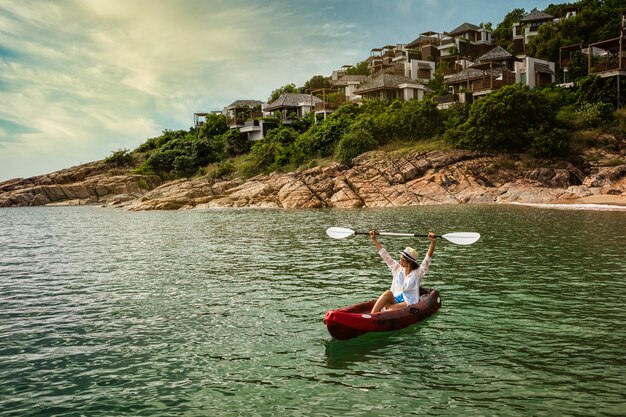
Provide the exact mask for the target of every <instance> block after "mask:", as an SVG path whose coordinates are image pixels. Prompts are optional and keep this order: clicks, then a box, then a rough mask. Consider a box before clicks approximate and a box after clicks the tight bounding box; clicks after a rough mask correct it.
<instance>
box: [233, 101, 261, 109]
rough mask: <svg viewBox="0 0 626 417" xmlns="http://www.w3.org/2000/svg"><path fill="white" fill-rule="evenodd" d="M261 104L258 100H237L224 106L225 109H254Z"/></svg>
mask: <svg viewBox="0 0 626 417" xmlns="http://www.w3.org/2000/svg"><path fill="white" fill-rule="evenodd" d="M261 104H263V102H262V101H259V100H237V101H234V102H232V103H231V104H229V105H228V106H226V108H227V109H234V108H241V107H254V106H259V105H261Z"/></svg>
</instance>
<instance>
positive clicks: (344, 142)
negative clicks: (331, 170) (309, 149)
mask: <svg viewBox="0 0 626 417" xmlns="http://www.w3.org/2000/svg"><path fill="white" fill-rule="evenodd" d="M377 145H378V143H377V142H376V139H374V136H372V134H371V133H370V132H368V131H366V130H363V129H356V130H352V131H350V132H348V133H346V134H345V135H343V136H342V137H341V139H340V140H339V143H338V144H337V150H336V152H335V158H336V159H337V160H338V161H339V162H341V163H342V164H344V165H348V166H350V165H352V160H353V159H354V158H356V157H357V156H359V155H360V154H362V153H364V152H367V151H371V150H373V149H375V148H376V146H377Z"/></svg>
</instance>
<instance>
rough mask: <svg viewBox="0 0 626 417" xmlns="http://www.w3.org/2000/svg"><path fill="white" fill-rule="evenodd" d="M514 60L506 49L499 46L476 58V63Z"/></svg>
mask: <svg viewBox="0 0 626 417" xmlns="http://www.w3.org/2000/svg"><path fill="white" fill-rule="evenodd" d="M511 58H514V57H513V55H511V54H510V53H509V52H508V51H507V50H506V49H504V48H502V47H501V46H496V47H493V48H491V49H490V50H489V51H487V52H486V53H485V54H483V55H481V56H480V57H478V59H477V60H476V61H477V62H490V61H502V60H504V59H511Z"/></svg>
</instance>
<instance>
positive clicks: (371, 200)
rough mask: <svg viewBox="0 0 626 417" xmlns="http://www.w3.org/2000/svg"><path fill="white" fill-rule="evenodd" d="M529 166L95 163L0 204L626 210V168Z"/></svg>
mask: <svg viewBox="0 0 626 417" xmlns="http://www.w3.org/2000/svg"><path fill="white" fill-rule="evenodd" d="M561 166H562V168H546V167H536V168H524V166H523V165H522V164H517V165H515V164H512V163H511V164H506V165H505V164H502V163H501V160H500V159H498V157H494V156H493V155H487V154H482V153H480V152H476V151H467V150H450V151H441V150H439V151H430V152H416V153H413V154H409V155H403V156H394V155H390V154H388V153H385V152H381V151H373V152H368V153H365V154H362V155H360V156H359V157H357V158H355V159H354V160H353V165H352V166H351V167H348V166H346V165H342V164H339V163H332V164H330V165H328V166H324V167H320V166H317V167H313V168H309V169H300V170H296V171H293V172H285V173H280V172H273V173H271V174H266V175H259V176H256V177H253V178H249V179H247V180H243V179H241V178H232V179H224V178H218V179H214V178H209V177H199V178H183V179H176V180H171V181H165V182H163V181H162V180H161V179H160V178H159V177H158V176H156V175H136V174H132V173H131V169H132V168H130V167H128V168H125V169H122V168H119V167H115V166H111V165H106V164H103V163H102V162H94V163H90V164H85V165H81V166H78V167H73V168H68V169H66V170H63V171H58V172H55V173H51V174H48V175H42V176H39V177H33V178H28V179H15V180H10V181H6V182H3V183H0V207H26V206H48V205H49V206H55V205H96V206H104V207H112V208H119V209H123V210H128V211H146V210H189V209H217V208H224V209H226V208H246V207H250V208H276V209H281V208H283V209H298V208H383V207H407V206H426V205H449V204H452V205H454V204H469V205H481V204H522V205H528V206H536V207H543V208H553V209H559V208H562V209H587V210H616V211H618V210H619V211H621V210H626V164H623V165H618V166H605V167H602V166H587V167H585V166H580V167H577V166H574V165H573V164H571V163H568V164H566V165H564V164H561Z"/></svg>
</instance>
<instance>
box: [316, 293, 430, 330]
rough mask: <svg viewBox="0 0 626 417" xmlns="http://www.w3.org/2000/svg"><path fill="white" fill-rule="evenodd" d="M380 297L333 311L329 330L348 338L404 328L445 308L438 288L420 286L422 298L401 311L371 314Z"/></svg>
mask: <svg viewBox="0 0 626 417" xmlns="http://www.w3.org/2000/svg"><path fill="white" fill-rule="evenodd" d="M374 303H376V299H373V300H370V301H366V302H364V303H360V304H355V305H353V306H350V307H344V308H340V309H339V310H329V311H327V312H326V315H325V316H324V323H325V324H326V327H327V328H328V333H330V335H331V336H332V337H334V338H335V339H339V340H346V339H352V338H353V337H357V336H360V335H362V334H364V333H368V332H389V331H392V330H400V329H404V328H405V327H408V326H410V325H412V324H415V323H419V322H420V321H422V320H424V319H426V318H428V317H430V316H432V315H433V314H435V313H436V312H437V310H439V307H441V298H439V293H438V292H437V290H435V289H429V288H420V301H419V303H417V304H413V305H410V306H408V307H405V308H401V309H398V310H390V311H383V312H381V313H375V314H370V311H372V307H374Z"/></svg>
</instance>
